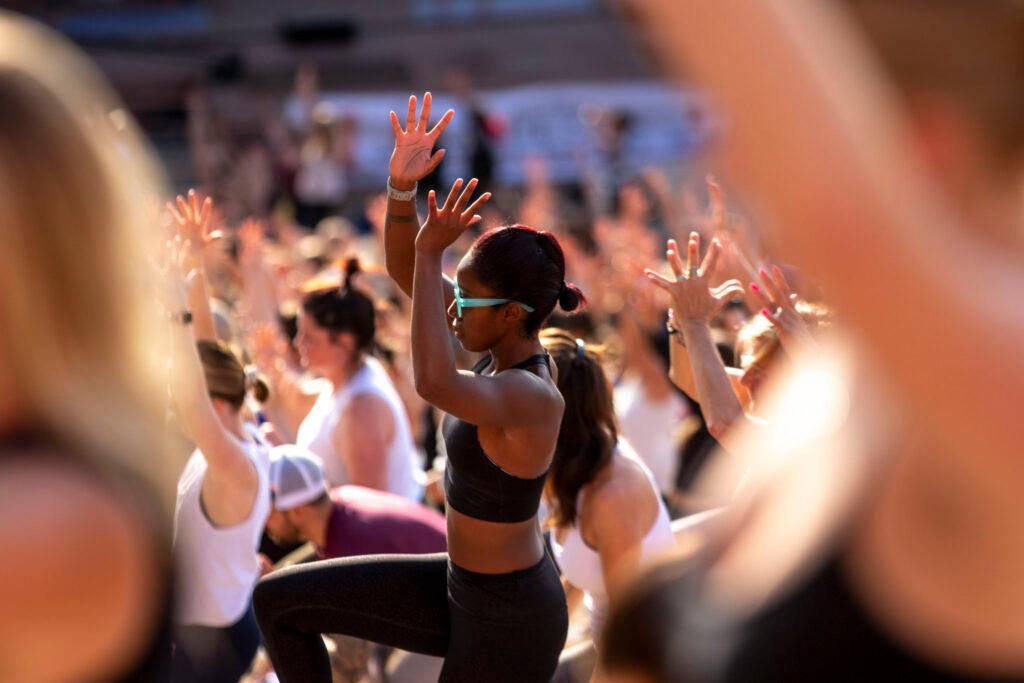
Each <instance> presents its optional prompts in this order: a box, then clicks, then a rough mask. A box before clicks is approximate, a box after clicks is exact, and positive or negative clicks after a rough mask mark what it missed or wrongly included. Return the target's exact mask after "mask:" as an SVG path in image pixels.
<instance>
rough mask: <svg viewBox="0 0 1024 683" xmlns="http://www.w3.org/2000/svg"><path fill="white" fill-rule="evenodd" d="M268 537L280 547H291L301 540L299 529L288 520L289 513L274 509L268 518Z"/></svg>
mask: <svg viewBox="0 0 1024 683" xmlns="http://www.w3.org/2000/svg"><path fill="white" fill-rule="evenodd" d="M267 535H268V536H270V538H272V539H273V540H274V542H275V543H278V544H280V545H290V544H292V543H297V542H298V541H299V540H301V539H300V538H299V536H300V534H299V528H298V527H297V526H295V524H293V523H292V521H291V520H290V519H289V518H288V512H287V511H282V510H278V509H276V508H275V509H273V510H271V512H270V516H269V517H267Z"/></svg>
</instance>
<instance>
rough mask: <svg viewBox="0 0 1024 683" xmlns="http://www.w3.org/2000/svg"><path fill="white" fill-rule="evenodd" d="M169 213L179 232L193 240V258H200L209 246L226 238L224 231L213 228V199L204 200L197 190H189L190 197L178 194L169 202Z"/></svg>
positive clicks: (183, 236)
mask: <svg viewBox="0 0 1024 683" xmlns="http://www.w3.org/2000/svg"><path fill="white" fill-rule="evenodd" d="M167 213H168V215H169V216H170V217H171V222H172V224H173V225H174V227H175V229H176V230H177V233H178V234H179V235H181V237H182V239H185V240H188V241H189V242H191V244H192V247H193V249H194V253H193V254H192V256H193V259H194V260H195V259H200V258H201V257H202V254H203V252H204V251H206V249H207V248H208V247H210V246H211V245H213V244H214V243H215V242H217V241H218V240H221V239H223V238H224V232H223V231H221V230H213V229H212V227H213V222H214V220H213V219H214V212H213V200H212V199H210V198H209V197H207V198H206V199H204V200H203V201H202V202H200V201H199V195H198V194H197V193H196V191H195V190H189V191H188V199H186V198H185V197H182V196H181V195H178V197H177V199H176V200H175V202H167Z"/></svg>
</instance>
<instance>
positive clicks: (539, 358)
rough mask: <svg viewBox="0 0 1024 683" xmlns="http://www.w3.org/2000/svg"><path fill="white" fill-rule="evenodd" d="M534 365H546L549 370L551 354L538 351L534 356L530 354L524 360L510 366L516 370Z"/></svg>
mask: <svg viewBox="0 0 1024 683" xmlns="http://www.w3.org/2000/svg"><path fill="white" fill-rule="evenodd" d="M534 365H547V366H548V372H550V371H551V356H550V355H549V354H548V352H547V351H545V352H544V353H538V354H537V355H535V356H530V357H529V358H527V359H526V360H523V361H519V362H518V363H516V364H515V365H513V366H512V367H513V368H515V369H517V370H525V369H526V368H532V367H533V366H534Z"/></svg>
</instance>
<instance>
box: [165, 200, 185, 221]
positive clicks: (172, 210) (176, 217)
mask: <svg viewBox="0 0 1024 683" xmlns="http://www.w3.org/2000/svg"><path fill="white" fill-rule="evenodd" d="M166 208H167V214H168V215H169V216H170V217H171V220H172V221H174V223H176V224H177V225H181V224H182V223H184V222H185V217H184V216H182V215H181V214H180V213H178V208H177V207H176V206H175V205H174V202H172V201H170V200H168V202H167V204H166Z"/></svg>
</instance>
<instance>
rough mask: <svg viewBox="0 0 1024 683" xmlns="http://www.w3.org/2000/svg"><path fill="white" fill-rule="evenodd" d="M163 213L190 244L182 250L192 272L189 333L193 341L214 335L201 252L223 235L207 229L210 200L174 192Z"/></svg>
mask: <svg viewBox="0 0 1024 683" xmlns="http://www.w3.org/2000/svg"><path fill="white" fill-rule="evenodd" d="M167 213H168V216H169V217H170V219H171V222H172V223H173V225H174V228H175V230H176V232H177V233H178V234H179V235H181V237H182V239H184V240H187V241H188V242H189V244H190V246H191V248H190V249H188V250H186V254H187V258H188V263H186V264H185V267H186V269H187V272H191V273H192V274H193V275H192V281H191V286H190V287H189V290H188V307H189V310H190V311H191V312H192V336H193V338H194V339H195V340H196V341H199V340H200V339H210V340H212V339H216V338H217V330H216V327H215V326H214V324H213V313H211V311H210V294H209V291H208V290H207V288H206V267H205V264H204V262H203V253H204V252H205V251H206V250H207V249H208V248H210V247H212V246H213V245H214V244H215V243H216V242H218V241H219V240H221V239H223V237H224V234H223V233H222V232H220V231H211V230H210V224H211V218H212V216H213V200H211V199H210V198H209V197H207V198H206V199H204V200H203V201H202V202H200V201H199V195H198V194H196V191H195V190H189V191H188V199H185V197H182V196H181V195H178V197H177V199H176V200H175V202H174V203H172V202H167Z"/></svg>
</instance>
